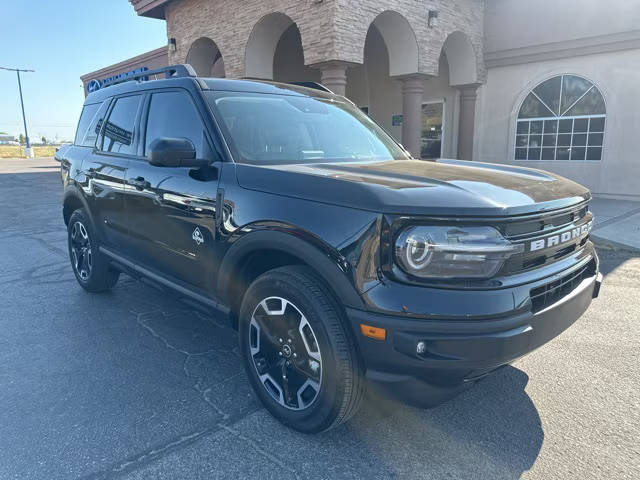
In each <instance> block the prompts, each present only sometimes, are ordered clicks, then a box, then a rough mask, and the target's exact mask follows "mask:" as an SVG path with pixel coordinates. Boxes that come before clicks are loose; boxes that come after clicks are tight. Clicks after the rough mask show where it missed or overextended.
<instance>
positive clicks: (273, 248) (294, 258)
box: [217, 230, 364, 313]
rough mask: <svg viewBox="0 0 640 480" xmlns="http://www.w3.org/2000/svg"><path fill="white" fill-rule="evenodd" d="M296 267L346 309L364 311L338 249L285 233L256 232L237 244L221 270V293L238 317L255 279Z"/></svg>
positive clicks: (219, 280)
mask: <svg viewBox="0 0 640 480" xmlns="http://www.w3.org/2000/svg"><path fill="white" fill-rule="evenodd" d="M292 264H293V265H296V264H298V265H306V266H308V267H309V268H311V269H312V270H313V271H314V272H315V273H316V274H317V275H318V276H319V277H320V278H321V279H322V280H323V281H324V282H325V284H326V286H327V288H328V289H329V290H330V291H331V292H332V293H333V294H334V295H335V297H336V300H338V301H339V302H340V303H341V305H342V306H349V307H353V308H363V305H364V304H363V302H362V299H361V297H360V295H359V294H358V292H357V290H356V287H355V285H354V284H353V282H352V280H351V279H350V277H351V276H352V273H351V267H350V266H349V265H348V264H347V263H346V262H344V260H343V259H341V256H340V254H339V253H338V252H337V251H336V250H335V249H333V248H331V247H330V246H328V245H326V244H323V243H322V242H321V241H320V240H318V239H315V242H313V243H312V242H309V241H307V240H303V239H301V238H300V236H298V235H295V236H294V234H293V233H285V232H282V231H269V230H262V231H254V232H251V233H246V234H244V236H243V237H241V238H240V239H238V240H237V241H235V242H234V243H233V245H232V246H231V248H230V249H229V250H228V251H227V253H226V254H225V256H224V259H223V261H222V264H221V266H220V273H219V275H218V281H217V291H218V292H219V294H220V297H221V300H222V302H223V303H225V304H226V305H227V306H229V307H230V308H231V310H232V312H235V313H237V312H239V306H240V303H241V301H242V296H243V295H244V292H245V291H246V289H247V288H248V287H249V284H250V283H251V282H252V281H253V279H255V278H256V277H257V276H259V275H261V274H262V273H264V272H266V271H268V270H272V269H273V268H278V267H281V266H284V265H292Z"/></svg>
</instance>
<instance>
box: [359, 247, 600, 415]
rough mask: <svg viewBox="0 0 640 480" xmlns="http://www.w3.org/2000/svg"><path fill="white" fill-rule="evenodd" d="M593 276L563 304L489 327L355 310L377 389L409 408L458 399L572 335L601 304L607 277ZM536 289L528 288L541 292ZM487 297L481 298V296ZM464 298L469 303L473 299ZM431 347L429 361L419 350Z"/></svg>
mask: <svg viewBox="0 0 640 480" xmlns="http://www.w3.org/2000/svg"><path fill="white" fill-rule="evenodd" d="M591 262H592V264H591V270H589V271H588V272H587V273H586V274H585V275H584V276H583V277H581V278H580V279H578V280H577V281H576V282H579V283H576V284H572V285H570V286H571V287H572V288H571V289H566V288H565V290H564V291H563V296H561V298H553V299H552V300H553V301H552V303H550V304H549V305H546V306H544V308H540V309H539V310H535V309H534V308H533V306H532V303H531V302H528V303H527V304H526V305H524V306H523V307H521V308H518V309H515V310H514V311H512V312H510V313H509V314H508V315H500V316H495V317H488V318H484V319H476V318H474V319H473V320H469V319H460V317H452V318H442V317H438V318H410V317H409V316H405V317H402V316H399V315H385V314H380V313H373V312H367V311H362V310H356V309H348V310H347V316H348V318H349V320H350V322H351V324H352V327H353V331H354V332H356V335H357V337H358V344H359V347H360V352H361V354H362V356H363V359H364V361H365V365H366V370H367V378H368V379H369V381H370V384H371V385H372V386H373V387H374V388H377V389H379V390H382V391H384V392H386V393H388V394H390V395H391V396H394V397H396V398H399V399H401V400H403V401H406V402H408V403H411V404H414V405H418V406H422V407H431V406H435V405H438V404H440V403H442V402H443V401H446V400H447V399H449V398H451V397H453V396H455V395H457V394H458V393H459V392H461V391H462V390H465V389H466V388H468V387H470V386H471V385H473V384H474V383H475V382H476V381H477V380H479V379H481V378H482V377H484V376H485V375H487V374H488V373H490V372H491V371H493V370H495V369H497V368H499V367H501V366H504V365H507V364H509V363H511V362H513V361H514V360H516V359H518V358H520V357H522V356H524V355H526V354H527V353H529V352H531V351H533V350H535V349H536V348H538V347H540V346H541V345H543V344H545V343H546V342H548V341H549V340H551V339H553V338H555V337H556V336H558V335H559V334H560V333H562V332H563V331H564V330H566V329H567V328H569V327H570V326H571V325H572V324H573V323H574V322H575V321H576V320H577V319H578V318H580V316H581V315H582V314H583V313H584V312H585V310H586V309H587V308H588V306H589V304H590V303H591V300H592V299H593V298H595V297H597V295H598V293H599V290H600V284H601V282H602V276H601V274H600V273H599V272H598V262H597V257H595V254H594V257H593V258H592V260H591ZM539 284H540V282H537V283H536V284H534V285H531V286H529V287H531V288H529V290H528V291H534V289H535V287H536V285H539ZM484 293H485V292H481V291H480V292H475V293H474V294H475V295H478V296H479V301H480V298H481V296H482V295H483V294H484ZM465 295H467V296H468V295H470V293H469V292H466V293H465ZM361 324H365V325H369V326H373V327H377V328H384V329H385V330H386V338H385V340H375V339H372V338H368V337H365V336H363V335H362V334H361V333H360V325H361ZM419 342H424V347H425V348H424V353H420V354H418V353H417V345H418V343H419Z"/></svg>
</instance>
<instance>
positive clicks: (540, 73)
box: [474, 0, 640, 199]
mask: <svg viewBox="0 0 640 480" xmlns="http://www.w3.org/2000/svg"><path fill="white" fill-rule="evenodd" d="M484 23H485V25H484V32H485V48H484V50H485V62H486V65H487V67H488V70H487V81H486V84H485V85H483V86H482V87H481V89H480V92H479V98H478V104H477V114H476V124H475V126H476V127H475V137H474V159H475V160H481V161H487V162H496V163H511V164H518V165H524V166H528V167H534V168H542V169H544V170H549V171H552V172H555V173H558V174H560V175H563V176H566V177H568V178H571V179H573V180H575V181H577V182H579V183H582V184H584V185H586V186H587V187H589V188H590V189H591V190H592V191H593V192H594V193H596V194H602V195H607V196H615V197H622V198H637V199H640V159H639V158H638V154H637V150H638V149H637V146H636V143H635V137H636V132H638V131H640V113H638V111H637V108H636V107H635V106H634V105H637V104H638V100H637V99H638V98H639V97H638V87H637V85H638V83H639V80H640V30H639V26H640V2H638V1H637V0H610V1H608V2H606V4H603V3H602V2H597V1H592V0H563V1H561V2H559V1H557V0H519V1H513V0H486V9H485V16H484ZM560 74H574V75H579V76H582V77H585V78H587V79H588V80H590V81H592V82H593V83H594V84H595V85H596V87H597V88H598V89H599V90H600V92H601V93H602V94H603V96H604V99H605V102H606V108H607V120H606V126H605V137H604V148H603V154H602V160H601V161H598V162H595V161H558V160H555V161H514V160H513V158H514V142H515V128H516V118H517V115H518V110H519V108H520V104H521V102H522V101H523V99H524V97H525V96H526V95H527V94H528V93H529V92H530V91H531V90H532V89H533V88H534V87H535V86H536V85H537V84H539V83H540V82H542V81H544V80H546V79H547V78H550V77H552V76H555V75H560Z"/></svg>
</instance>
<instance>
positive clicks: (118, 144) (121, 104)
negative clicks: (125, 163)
mask: <svg viewBox="0 0 640 480" xmlns="http://www.w3.org/2000/svg"><path fill="white" fill-rule="evenodd" d="M141 98H142V97H141V96H140V95H133V96H130V97H122V98H118V99H116V103H115V105H114V106H113V109H112V110H111V114H110V115H109V119H108V120H107V123H106V124H105V126H104V129H103V141H102V150H104V151H105V152H117V153H125V154H129V155H134V154H135V153H136V144H135V138H134V125H135V120H136V113H137V112H138V106H139V105H140V99H141Z"/></svg>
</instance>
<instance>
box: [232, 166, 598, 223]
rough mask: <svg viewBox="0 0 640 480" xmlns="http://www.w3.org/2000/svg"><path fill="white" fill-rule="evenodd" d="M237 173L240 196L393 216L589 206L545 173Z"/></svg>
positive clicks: (579, 193) (578, 189) (289, 169)
mask: <svg viewBox="0 0 640 480" xmlns="http://www.w3.org/2000/svg"><path fill="white" fill-rule="evenodd" d="M236 172H237V176H238V182H239V184H240V185H241V186H242V187H244V188H248V189H252V190H259V191H263V192H268V193H273V194H277V195H284V196H289V197H295V198H301V199H305V200H310V201H314V202H323V203H329V204H334V205H340V206H347V207H351V208H359V209H363V210H369V211H375V212H380V213H389V214H400V215H403V214H404V215H456V216H467V215H469V216H479V215H481V216H505V215H520V214H526V213H531V212H540V211H545V210H555V209H558V208H563V207H567V206H571V205H575V204H578V203H580V202H583V201H585V200H588V199H589V198H591V194H590V193H589V190H587V189H586V188H585V187H583V186H581V185H579V184H577V183H575V182H572V181H571V180H567V179H566V178H563V177H560V176H558V175H555V174H552V173H548V172H544V171H540V170H535V169H531V168H523V167H515V166H510V165H497V164H488V163H479V162H466V161H462V160H438V161H437V162H430V161H422V160H394V161H386V162H377V163H316V164H295V165H269V166H256V165H241V164H238V165H237V170H236Z"/></svg>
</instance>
